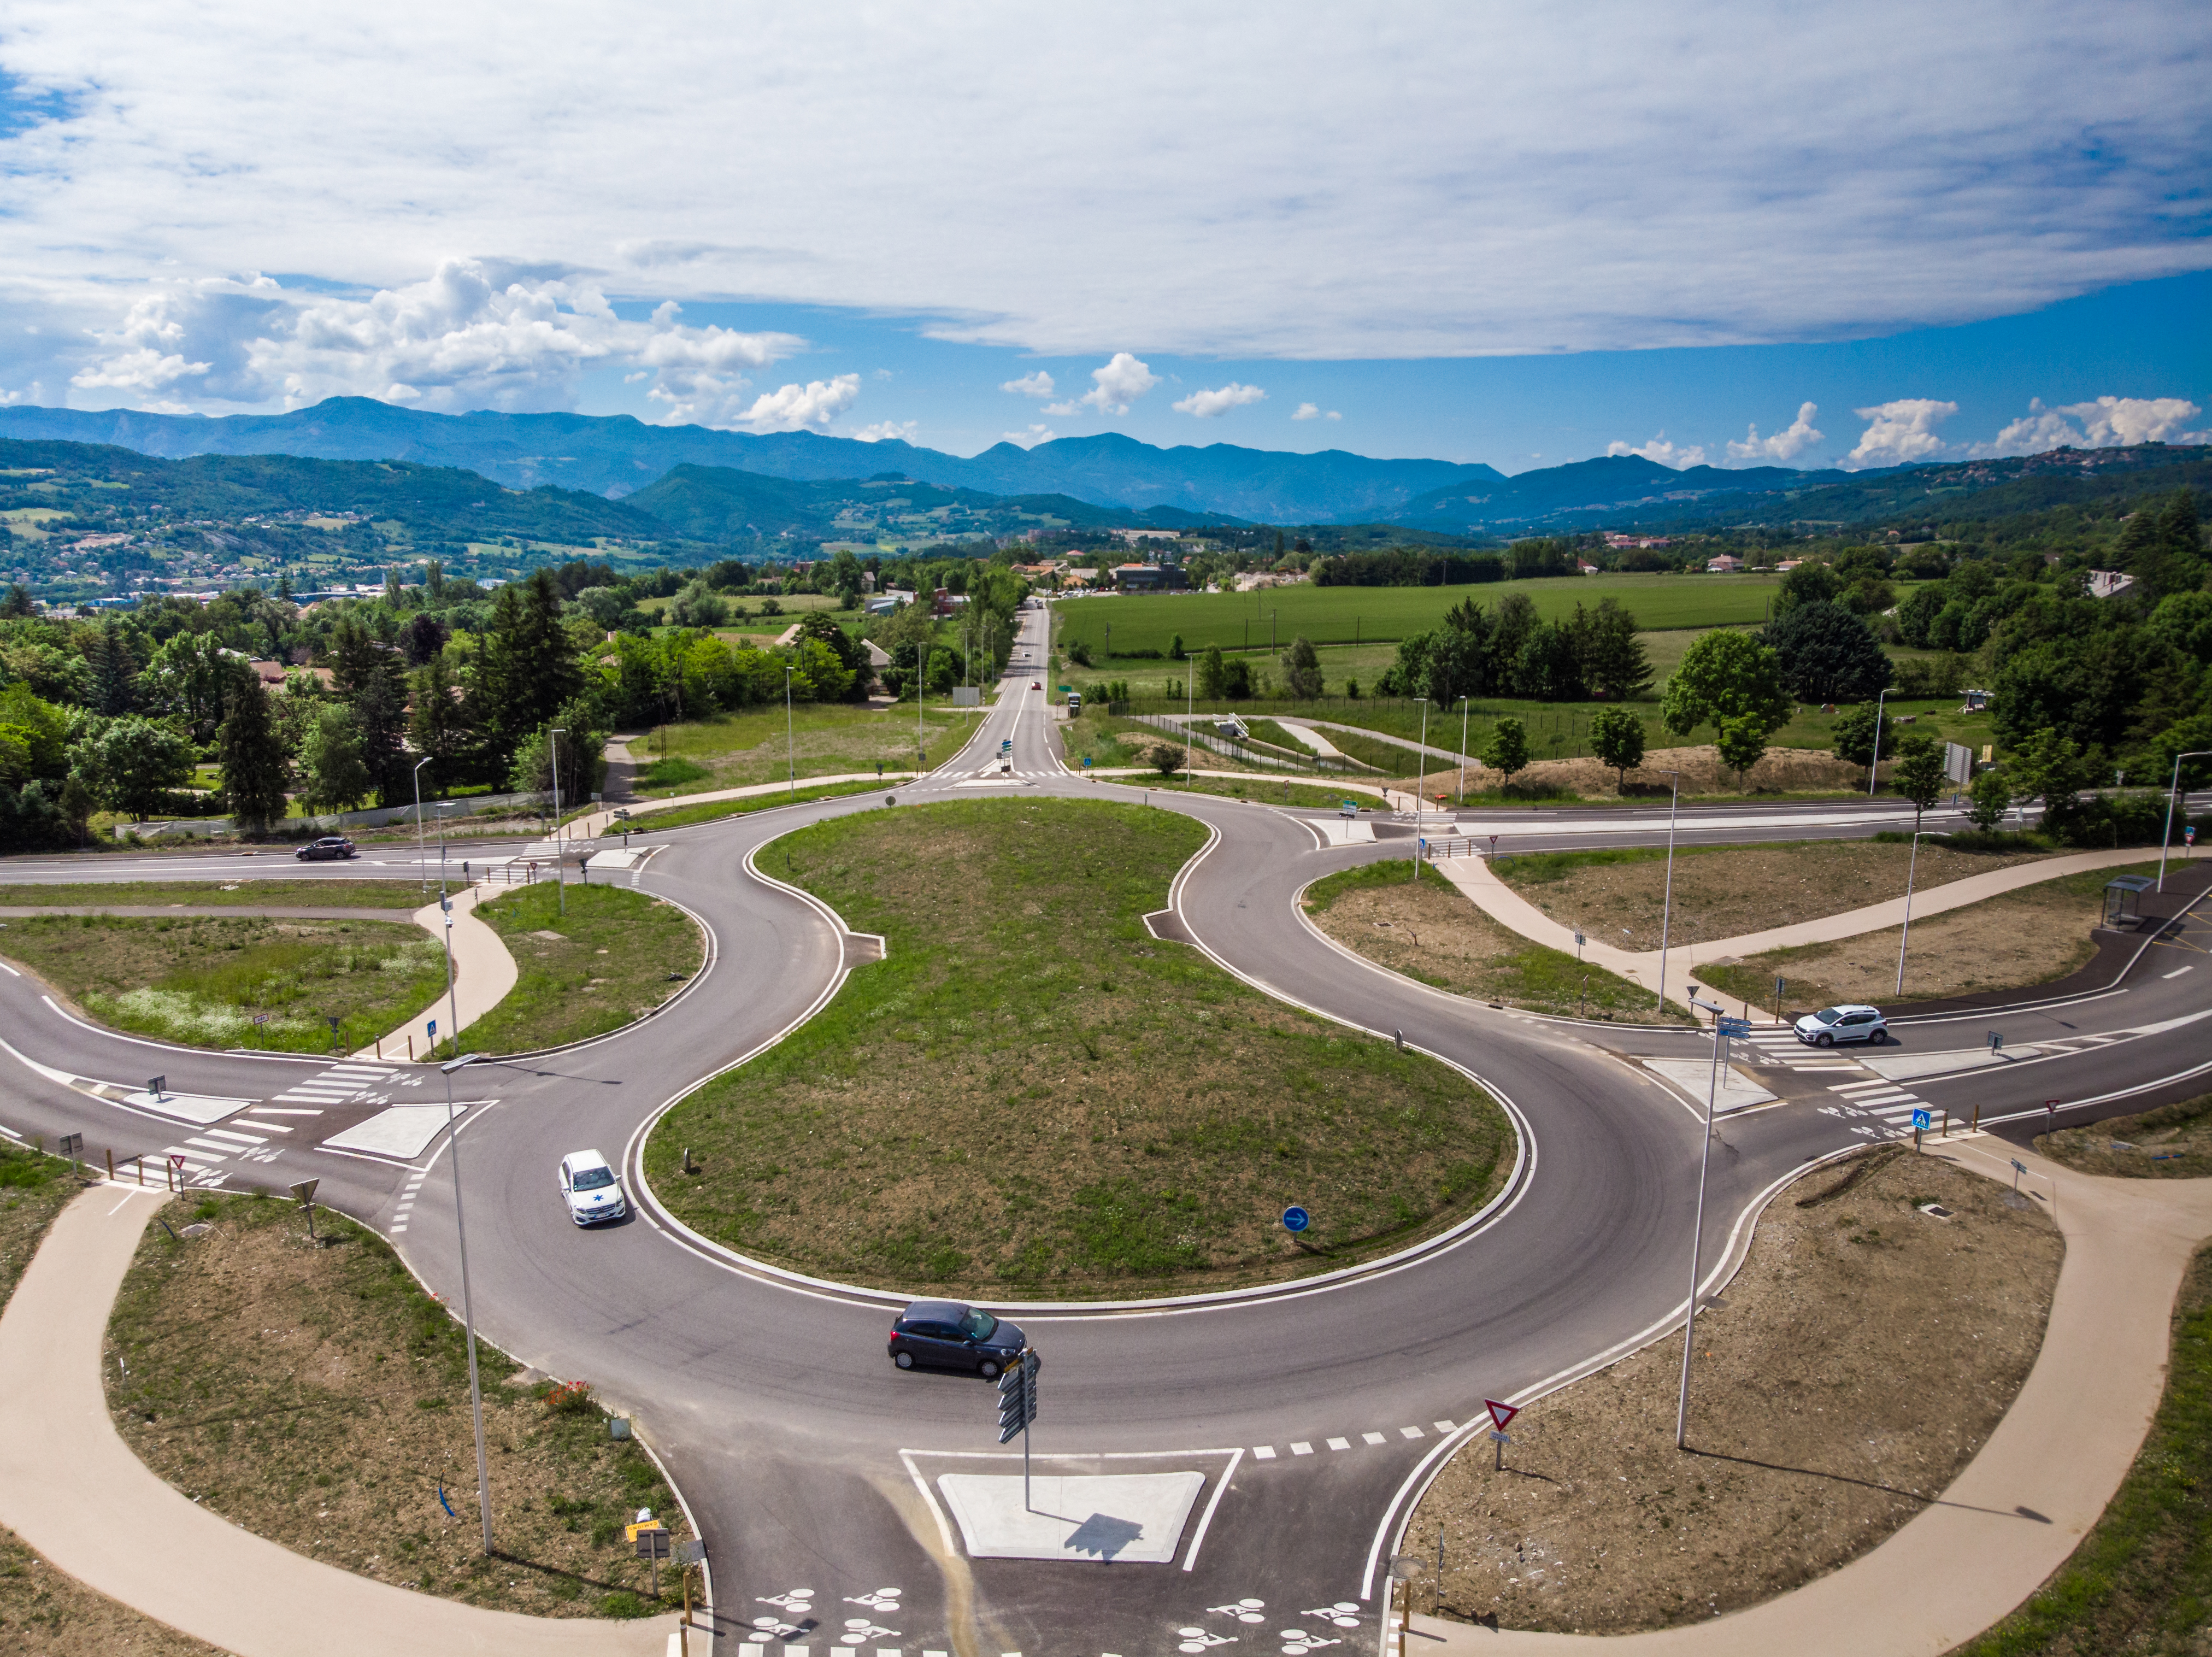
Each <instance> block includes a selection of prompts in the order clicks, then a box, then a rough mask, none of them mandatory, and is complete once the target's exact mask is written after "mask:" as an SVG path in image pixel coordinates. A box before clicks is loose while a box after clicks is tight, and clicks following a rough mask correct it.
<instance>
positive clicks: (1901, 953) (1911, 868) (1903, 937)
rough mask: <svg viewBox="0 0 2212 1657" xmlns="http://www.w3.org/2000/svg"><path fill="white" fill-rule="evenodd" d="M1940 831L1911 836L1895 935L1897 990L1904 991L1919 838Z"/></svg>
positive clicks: (1918, 833) (1925, 830) (1916, 832)
mask: <svg viewBox="0 0 2212 1657" xmlns="http://www.w3.org/2000/svg"><path fill="white" fill-rule="evenodd" d="M1938 832H1941V831H1939V830H1936V829H1917V830H1915V831H1914V832H1913V836H1912V856H1911V858H1910V859H1909V860H1908V861H1907V862H1906V863H1905V929H1904V930H1903V931H1901V932H1899V934H1898V935H1897V990H1896V993H1897V994H1898V995H1900V996H1901V995H1903V994H1904V993H1905V944H1906V942H1907V941H1910V940H1911V936H1912V877H1913V875H1914V874H1915V873H1916V872H1917V870H1918V869H1919V868H1920V838H1921V836H1923V835H1926V834H1935V833H1938Z"/></svg>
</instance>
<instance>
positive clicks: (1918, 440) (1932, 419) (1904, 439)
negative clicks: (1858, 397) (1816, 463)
mask: <svg viewBox="0 0 2212 1657" xmlns="http://www.w3.org/2000/svg"><path fill="white" fill-rule="evenodd" d="M1958 411H1959V405H1957V404H1956V403H1942V402H1938V401H1937V400H1936V399H1934V398H1932V397H1900V398H1899V399H1897V400H1896V401H1894V402H1891V403H1877V404H1876V405H1875V406H1874V407H1872V408H1870V409H1859V410H1857V411H1856V412H1857V415H1858V417H1859V418H1860V419H1862V420H1864V421H1866V422H1867V429H1865V430H1864V431H1863V432H1862V433H1860V434H1859V442H1858V447H1857V448H1855V449H1853V450H1852V451H1851V452H1850V454H1846V455H1845V456H1844V466H1848V467H1850V468H1852V469H1854V470H1856V469H1857V468H1858V467H1860V466H1903V465H1905V463H1906V462H1907V461H1910V460H1927V459H1928V458H1929V456H1931V455H1936V454H1942V452H1943V449H1944V442H1943V440H1942V438H1941V437H1938V436H1936V427H1937V426H1939V425H1941V424H1942V423H1943V422H1944V421H1946V420H1948V419H1949V418H1950V417H1952V416H1953V415H1954V414H1956V413H1957V412H1958Z"/></svg>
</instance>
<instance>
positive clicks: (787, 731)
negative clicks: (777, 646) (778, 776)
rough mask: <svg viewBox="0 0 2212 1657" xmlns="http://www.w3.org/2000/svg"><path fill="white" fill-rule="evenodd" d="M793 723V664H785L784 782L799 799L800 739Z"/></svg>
mask: <svg viewBox="0 0 2212 1657" xmlns="http://www.w3.org/2000/svg"><path fill="white" fill-rule="evenodd" d="M792 732H793V725H792V722H791V664H790V663H789V662H785V663H784V664H783V763H784V768H785V778H784V780H785V781H786V782H787V783H789V784H790V785H791V797H792V798H793V799H794V800H796V799H798V798H799V739H798V738H797V737H796V736H794V735H793V734H792Z"/></svg>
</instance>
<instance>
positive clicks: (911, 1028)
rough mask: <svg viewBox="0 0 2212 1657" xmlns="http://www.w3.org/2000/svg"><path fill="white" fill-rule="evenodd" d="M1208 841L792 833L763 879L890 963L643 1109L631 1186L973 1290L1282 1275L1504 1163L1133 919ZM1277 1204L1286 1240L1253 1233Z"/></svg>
mask: <svg viewBox="0 0 2212 1657" xmlns="http://www.w3.org/2000/svg"><path fill="white" fill-rule="evenodd" d="M1204 841H1205V830H1204V829H1203V827H1201V826H1200V825H1198V824H1197V823H1195V822H1194V821H1192V820H1191V819H1188V818H1185V817H1182V816H1180V815H1177V814H1176V813H1168V812H1164V811H1147V810H1146V809H1145V808H1144V807H1142V806H1139V805H1135V804H1122V803H1117V802H1112V801H1103V800H1102V801H1048V800H993V801H963V802H959V803H955V804H945V805H933V806H927V807H915V808H911V809H901V810H898V811H892V812H876V813H869V814H866V815H865V816H855V817H848V818H843V819H838V820H837V821H835V822H831V823H824V824H820V825H815V826H812V827H809V828H805V829H802V830H799V831H798V832H794V833H793V834H792V835H790V836H788V837H787V838H785V839H784V840H783V841H782V842H781V843H780V844H781V848H782V849H783V850H787V851H788V853H789V858H790V862H789V868H790V873H789V874H787V875H786V878H787V879H790V880H795V881H796V882H797V883H798V884H800V885H802V886H805V887H806V888H807V889H808V890H809V891H811V892H814V893H816V894H817V895H818V896H819V897H821V898H822V899H823V900H824V901H826V902H828V903H829V904H830V905H832V906H833V907H835V908H836V910H837V911H838V912H839V913H840V914H842V916H843V917H844V918H845V920H846V922H847V923H848V925H850V926H853V927H854V928H856V929H861V930H865V931H872V932H878V933H881V934H883V935H884V937H885V938H886V939H887V940H888V941H889V953H888V955H887V957H886V959H884V960H883V961H881V962H879V963H876V964H873V965H870V966H864V967H862V968H860V970H859V971H857V972H855V973H854V975H853V977H852V978H851V979H850V981H849V982H848V984H846V986H845V988H844V989H843V990H842V992H841V993H840V994H839V995H838V996H837V997H836V999H835V1000H834V1001H833V1002H831V1003H830V1004H829V1007H828V1008H825V1009H823V1012H822V1013H820V1014H817V1016H816V1017H815V1018H814V1019H813V1020H811V1021H810V1022H809V1023H807V1024H806V1025H805V1026H802V1027H801V1028H800V1029H799V1030H798V1031H797V1032H795V1033H793V1035H792V1036H791V1037H790V1038H789V1039H787V1040H786V1041H784V1042H782V1043H781V1045H778V1046H776V1047H775V1048H773V1049H772V1050H770V1051H769V1052H767V1053H765V1054H763V1055H762V1056H761V1057H758V1058H757V1059H755V1060H754V1061H753V1062H752V1063H749V1064H747V1065H745V1066H744V1068H743V1069H739V1070H736V1071H733V1072H732V1073H731V1074H729V1075H726V1076H723V1077H720V1078H719V1079H717V1080H716V1081H713V1082H710V1083H709V1084H708V1086H706V1087H703V1088H702V1089H701V1090H700V1091H699V1092H698V1093H695V1094H693V1095H692V1096H691V1097H690V1099H688V1100H685V1101H684V1103H683V1104H681V1105H679V1106H678V1107H677V1108H676V1109H675V1110H674V1111H672V1112H670V1113H669V1115H668V1116H667V1117H666V1118H665V1119H664V1120H663V1121H662V1123H661V1124H660V1125H659V1127H658V1128H656V1129H655V1130H654V1132H653V1136H652V1138H651V1139H650V1140H649V1141H648V1142H647V1150H646V1167H647V1173H648V1175H649V1177H650V1178H651V1179H652V1181H653V1188H654V1190H655V1191H657V1192H659V1195H660V1197H661V1199H662V1200H663V1201H664V1202H665V1203H667V1204H668V1205H669V1206H670V1207H671V1209H672V1210H673V1211H674V1212H675V1213H676V1214H677V1215H678V1217H680V1218H681V1219H682V1220H684V1222H685V1223H686V1224H688V1225H690V1226H692V1227H694V1228H696V1229H697V1230H699V1231H700V1232H702V1233H703V1234H706V1235H708V1236H709V1237H712V1238H714V1239H715V1240H718V1241H720V1242H723V1243H726V1244H728V1245H729V1246H732V1247H733V1248H738V1249H741V1250H743V1251H744V1252H747V1253H749V1254H752V1255H756V1256H759V1257H762V1258H769V1259H772V1260H775V1261H776V1262H778V1263H779V1264H786V1265H789V1266H793V1267H795V1268H797V1269H799V1270H804V1271H808V1272H811V1273H816V1274H819V1275H824V1276H834V1277H840V1278H846V1279H859V1280H863V1281H868V1282H884V1283H892V1284H898V1285H908V1286H920V1285H923V1284H927V1285H929V1286H931V1287H933V1288H937V1289H939V1290H941V1291H951V1292H964V1293H970V1294H973V1295H977V1296H979V1297H986V1298H987V1297H992V1296H997V1297H1001V1298H1006V1297H1012V1296H1015V1295H1024V1296H1026V1295H1036V1294H1043V1295H1051V1296H1054V1297H1055V1298H1060V1297H1065V1298H1083V1297H1089V1296H1101V1295H1135V1294H1146V1293H1162V1292H1174V1291H1177V1290H1182V1289H1189V1288H1216V1287H1223V1286H1227V1285H1231V1284H1236V1283H1241V1282H1259V1281H1267V1280H1274V1279H1280V1278H1284V1277H1290V1276H1298V1275H1302V1274H1304V1273H1307V1272H1310V1271H1314V1270H1325V1269H1328V1268H1329V1267H1332V1266H1335V1265H1339V1264H1346V1263H1348V1262H1351V1261H1354V1260H1358V1259H1360V1258H1369V1257H1371V1256H1373V1255H1375V1254H1377V1253H1380V1252H1384V1251H1386V1250H1388V1249H1389V1248H1392V1247H1395V1246H1400V1245H1402V1244H1404V1243H1407V1242H1410V1241H1412V1240H1415V1239H1417V1238H1419V1237H1420V1236H1422V1235H1425V1234H1429V1233H1432V1232H1434V1231H1436V1230H1437V1229H1439V1228H1442V1227H1443V1226H1445V1225H1447V1224H1449V1222H1450V1221H1453V1220H1455V1219H1456V1218H1457V1217H1459V1216H1461V1215H1464V1214H1466V1213H1468V1212H1470V1211H1471V1210H1472V1209H1474V1208H1476V1207H1477V1206H1479V1205H1480V1203H1482V1202H1484V1201H1485V1200H1486V1199H1487V1198H1488V1197H1490V1196H1491V1195H1492V1194H1493V1193H1494V1192H1495V1191H1497V1190H1498V1187H1499V1185H1501V1183H1502V1182H1503V1180H1504V1176H1505V1174H1506V1173H1507V1171H1508V1170H1509V1169H1510V1166H1511V1163H1512V1160H1513V1136H1512V1131H1511V1129H1510V1124H1508V1123H1507V1121H1506V1119H1505V1117H1504V1113H1503V1112H1501V1111H1500V1110H1499V1108H1498V1106H1497V1105H1496V1104H1495V1103H1494V1102H1493V1101H1492V1100H1490V1099H1489V1098H1488V1097H1487V1095H1486V1094H1485V1093H1482V1092H1481V1091H1480V1090H1479V1089H1478V1088H1476V1087H1473V1086H1472V1085H1471V1084H1469V1083H1468V1081H1467V1080H1466V1079H1465V1078H1464V1077H1462V1075H1459V1074H1458V1073H1457V1072H1455V1071H1453V1070H1451V1069H1449V1068H1448V1067H1446V1066H1444V1065H1443V1064H1440V1063H1437V1062H1435V1061H1433V1060H1431V1059H1427V1058H1423V1057H1418V1056H1416V1055H1413V1054H1408V1053H1402V1052H1400V1051H1396V1050H1395V1048H1393V1047H1392V1046H1391V1045H1389V1043H1386V1042H1379V1041H1376V1040H1372V1039H1368V1038H1366V1037H1364V1036H1358V1035H1353V1034H1350V1033H1346V1032H1344V1031H1342V1030H1340V1029H1338V1028H1336V1027H1334V1026H1330V1025H1328V1024H1325V1023H1322V1021H1320V1020H1316V1019H1315V1018H1313V1017H1311V1016H1310V1015H1308V1014H1302V1013H1298V1012H1296V1011H1294V1010H1292V1009H1291V1008H1285V1007H1283V1006H1281V1005H1279V1003H1277V1002H1273V1001H1271V1000H1269V999H1267V997H1265V996H1261V995H1260V994H1259V993H1257V992H1256V991H1254V990H1249V989H1247V988H1245V987H1244V986H1243V985H1242V984H1238V983H1237V981H1236V980H1235V979H1233V978H1230V977H1229V976H1228V975H1227V974H1225V973H1224V972H1221V971H1220V970H1219V969H1218V968H1216V967H1215V966H1212V964H1211V963H1209V962H1207V961H1206V959H1204V958H1203V957H1201V956H1200V955H1198V954H1197V953H1195V952H1194V951H1192V950H1190V949H1189V948H1188V947H1184V946H1182V945H1177V944H1171V943H1163V942H1160V941H1157V940H1155V939H1154V938H1152V935H1151V934H1150V933H1149V932H1148V931H1147V930H1146V928H1145V926H1144V923H1143V919H1142V917H1144V915H1145V914H1146V913H1147V912H1149V911H1152V910H1156V909H1158V908H1160V907H1161V906H1162V905H1164V903H1165V901H1166V898H1167V890H1168V886H1169V883H1170V880H1172V879H1173V878H1174V876H1175V874H1176V870H1177V869H1178V868H1181V867H1182V864H1183V863H1184V862H1186V861H1187V860H1188V858H1189V856H1191V855H1192V854H1193V853H1194V851H1196V850H1198V848H1199V847H1200V845H1201V844H1204ZM779 872H781V870H780V871H779ZM687 1148H688V1149H689V1151H690V1158H691V1166H692V1167H695V1168H696V1169H697V1170H698V1172H696V1173H687V1172H685V1169H684V1151H685V1150H686V1149H687ZM1292 1203H1297V1204H1300V1205H1302V1206H1304V1207H1305V1208H1307V1209H1309V1210H1310V1211H1311V1213H1312V1215H1313V1216H1314V1226H1313V1229H1312V1230H1311V1231H1310V1233H1308V1234H1307V1235H1306V1237H1305V1238H1304V1239H1303V1240H1299V1239H1294V1238H1292V1237H1291V1234H1288V1233H1286V1232H1285V1231H1284V1230H1283V1228H1282V1227H1281V1225H1280V1223H1279V1217H1280V1215H1281V1214H1282V1212H1283V1210H1284V1209H1285V1208H1286V1207H1288V1206H1290V1205H1291V1204H1292Z"/></svg>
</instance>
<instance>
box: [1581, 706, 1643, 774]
mask: <svg viewBox="0 0 2212 1657" xmlns="http://www.w3.org/2000/svg"><path fill="white" fill-rule="evenodd" d="M1589 740H1590V752H1592V753H1593V754H1595V755H1596V756H1597V758H1600V759H1601V760H1603V761H1604V762H1605V763H1606V764H1607V765H1610V766H1612V767H1613V770H1614V771H1617V772H1619V773H1620V787H1621V789H1622V791H1623V792H1626V790H1627V788H1628V773H1629V772H1630V771H1633V770H1635V769H1636V768H1637V767H1638V765H1642V764H1643V763H1644V722H1643V721H1642V720H1640V719H1638V717H1637V716H1635V715H1634V714H1632V713H1631V712H1629V711H1628V710H1627V709H1626V708H1600V709H1598V710H1596V711H1595V712H1594V713H1592V714H1591V715H1590V721H1589Z"/></svg>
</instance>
